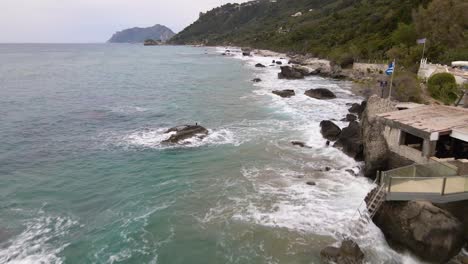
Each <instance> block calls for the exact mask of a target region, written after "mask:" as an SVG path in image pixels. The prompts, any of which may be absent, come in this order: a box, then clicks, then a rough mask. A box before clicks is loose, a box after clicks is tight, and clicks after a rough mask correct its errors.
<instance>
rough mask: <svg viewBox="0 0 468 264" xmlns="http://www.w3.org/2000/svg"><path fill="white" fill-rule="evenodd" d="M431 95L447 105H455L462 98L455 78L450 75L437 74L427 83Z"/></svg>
mask: <svg viewBox="0 0 468 264" xmlns="http://www.w3.org/2000/svg"><path fill="white" fill-rule="evenodd" d="M427 86H428V90H429V93H430V94H431V96H432V97H434V98H435V99H437V100H440V101H442V102H444V103H445V104H453V103H454V102H455V101H456V100H457V99H458V97H459V96H460V90H459V88H458V86H457V83H456V81H455V77H454V76H453V75H452V74H450V73H446V72H444V73H437V74H434V75H432V76H431V78H429V80H428V82H427Z"/></svg>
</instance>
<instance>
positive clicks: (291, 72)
mask: <svg viewBox="0 0 468 264" xmlns="http://www.w3.org/2000/svg"><path fill="white" fill-rule="evenodd" d="M278 78H280V79H303V78H304V75H303V74H302V73H301V72H300V71H298V70H296V69H294V68H293V67H291V66H281V72H280V73H278Z"/></svg>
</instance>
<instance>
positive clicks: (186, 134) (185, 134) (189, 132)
mask: <svg viewBox="0 0 468 264" xmlns="http://www.w3.org/2000/svg"><path fill="white" fill-rule="evenodd" d="M168 133H173V134H172V135H171V136H170V137H169V138H168V139H167V140H164V141H163V143H179V142H181V141H183V140H185V139H189V138H193V137H197V138H204V137H205V136H207V135H208V130H207V129H206V128H204V127H202V126H199V125H185V126H178V127H173V128H171V129H169V130H167V131H166V132H165V134H168Z"/></svg>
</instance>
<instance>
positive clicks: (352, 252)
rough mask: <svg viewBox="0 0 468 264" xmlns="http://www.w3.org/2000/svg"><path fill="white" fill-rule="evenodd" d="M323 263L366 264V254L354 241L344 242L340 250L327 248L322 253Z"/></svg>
mask: <svg viewBox="0 0 468 264" xmlns="http://www.w3.org/2000/svg"><path fill="white" fill-rule="evenodd" d="M320 257H321V259H322V262H323V263H330V264H331V263H336V264H360V263H363V262H364V253H363V252H362V250H361V248H360V247H359V245H358V244H357V243H356V242H354V241H352V240H344V241H343V242H342V243H341V246H340V247H339V248H337V247H326V248H324V249H323V250H322V251H321V252H320Z"/></svg>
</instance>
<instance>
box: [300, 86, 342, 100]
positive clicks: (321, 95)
mask: <svg viewBox="0 0 468 264" xmlns="http://www.w3.org/2000/svg"><path fill="white" fill-rule="evenodd" d="M305 95H307V96H309V97H312V98H315V99H334V98H336V95H335V94H334V93H333V92H332V91H330V90H328V89H325V88H318V89H310V90H307V91H306V92H305Z"/></svg>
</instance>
